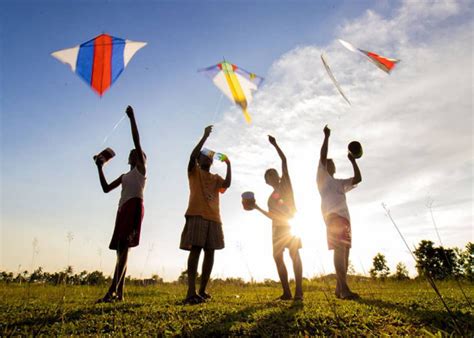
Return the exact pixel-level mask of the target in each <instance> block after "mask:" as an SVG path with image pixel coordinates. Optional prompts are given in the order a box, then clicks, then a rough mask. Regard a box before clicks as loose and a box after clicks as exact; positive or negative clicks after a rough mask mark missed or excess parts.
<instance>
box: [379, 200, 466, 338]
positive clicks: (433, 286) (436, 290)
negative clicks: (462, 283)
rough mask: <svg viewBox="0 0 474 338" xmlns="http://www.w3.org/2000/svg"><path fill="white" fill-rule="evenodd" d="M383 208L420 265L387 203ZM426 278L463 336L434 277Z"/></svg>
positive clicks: (427, 275)
mask: <svg viewBox="0 0 474 338" xmlns="http://www.w3.org/2000/svg"><path fill="white" fill-rule="evenodd" d="M382 208H383V209H384V210H385V214H386V215H387V216H388V218H389V219H390V221H391V222H392V224H393V225H394V226H395V229H397V231H398V234H399V235H400V237H401V238H402V240H403V242H404V243H405V246H406V247H407V249H408V251H409V252H410V254H411V256H412V257H413V259H414V261H415V262H416V263H418V260H417V259H416V257H415V254H414V253H413V252H412V251H411V249H410V247H409V246H408V243H407V241H406V240H405V237H403V235H402V233H401V232H400V229H399V228H398V226H397V224H396V223H395V221H394V220H393V217H392V214H391V213H390V209H388V207H387V205H386V204H385V203H383V202H382ZM423 275H424V277H426V279H427V280H428V284H430V286H431V287H432V288H433V290H434V291H435V293H436V295H437V296H438V298H439V299H440V301H441V303H443V305H444V308H445V309H446V311H447V312H448V314H449V316H450V317H451V319H452V321H453V324H454V328H455V330H456V331H457V332H458V333H460V334H461V336H462V335H463V332H462V330H461V328H460V327H459V326H458V322H457V320H456V317H455V316H454V314H453V312H452V311H451V309H450V308H449V307H448V305H447V304H446V302H445V301H444V298H443V296H442V295H441V292H440V291H439V289H438V286H437V285H436V283H435V281H434V279H433V277H431V275H430V274H429V273H425V274H423Z"/></svg>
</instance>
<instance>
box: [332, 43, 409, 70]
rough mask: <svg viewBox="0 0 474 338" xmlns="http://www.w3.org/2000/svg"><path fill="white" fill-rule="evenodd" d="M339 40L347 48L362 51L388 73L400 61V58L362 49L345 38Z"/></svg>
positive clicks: (352, 50)
mask: <svg viewBox="0 0 474 338" xmlns="http://www.w3.org/2000/svg"><path fill="white" fill-rule="evenodd" d="M339 42H340V43H341V44H342V45H343V46H344V47H346V48H347V49H349V50H350V51H351V52H355V53H357V52H359V53H362V54H364V55H365V56H366V57H367V58H369V60H370V61H371V62H372V63H373V64H374V65H376V66H377V67H379V68H380V69H382V70H383V71H384V72H386V73H387V74H390V72H391V71H392V69H393V67H395V65H396V64H397V63H398V62H400V60H398V59H390V58H388V57H385V56H381V55H378V54H376V53H374V52H368V51H366V50H363V49H360V48H356V47H354V46H353V45H351V44H350V43H349V42H347V41H344V40H341V39H339Z"/></svg>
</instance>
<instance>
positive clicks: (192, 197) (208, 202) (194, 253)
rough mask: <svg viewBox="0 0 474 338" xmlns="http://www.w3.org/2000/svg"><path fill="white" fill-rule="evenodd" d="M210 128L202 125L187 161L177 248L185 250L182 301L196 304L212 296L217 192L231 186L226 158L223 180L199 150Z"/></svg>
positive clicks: (219, 243)
mask: <svg viewBox="0 0 474 338" xmlns="http://www.w3.org/2000/svg"><path fill="white" fill-rule="evenodd" d="M211 132H212V126H208V127H206V129H204V135H203V136H202V138H201V140H200V141H199V143H198V144H197V145H196V147H195V148H194V150H193V151H192V153H191V157H190V159H189V164H188V180H189V190H190V194H189V203H188V209H187V210H186V213H185V217H186V224H185V226H184V229H183V232H182V234H181V242H180V245H179V247H180V249H183V250H188V251H189V257H188V292H187V294H186V298H185V300H184V303H185V304H198V303H202V302H204V301H205V300H207V299H209V298H211V296H210V295H208V294H207V293H206V286H207V283H208V281H209V277H210V275H211V271H212V266H213V264H214V251H215V250H220V249H223V248H224V233H223V231H222V222H221V216H220V211H219V193H223V192H224V191H225V190H226V189H227V188H229V187H230V182H231V167H230V161H229V159H228V158H225V163H226V164H227V173H226V177H225V180H224V179H223V178H222V177H220V176H219V175H216V174H211V173H210V172H209V170H210V168H211V165H212V158H210V157H209V156H207V155H205V154H203V153H201V149H202V146H203V145H204V143H205V142H206V140H207V138H208V137H209V135H210V134H211ZM203 249H204V261H203V264H202V274H201V284H200V287H199V293H196V274H197V267H198V263H199V256H200V254H201V250H203Z"/></svg>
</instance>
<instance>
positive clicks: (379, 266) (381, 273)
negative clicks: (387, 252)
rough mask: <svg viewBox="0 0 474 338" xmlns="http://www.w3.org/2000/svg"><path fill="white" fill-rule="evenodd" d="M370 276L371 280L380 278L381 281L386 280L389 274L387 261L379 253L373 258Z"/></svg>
mask: <svg viewBox="0 0 474 338" xmlns="http://www.w3.org/2000/svg"><path fill="white" fill-rule="evenodd" d="M369 272H370V276H371V277H372V278H377V277H380V278H382V279H384V278H386V277H387V276H388V274H389V273H390V268H389V267H388V265H387V260H386V259H385V256H384V255H382V254H381V253H380V252H379V253H377V254H376V255H375V257H374V258H373V263H372V268H371V269H370V271H369Z"/></svg>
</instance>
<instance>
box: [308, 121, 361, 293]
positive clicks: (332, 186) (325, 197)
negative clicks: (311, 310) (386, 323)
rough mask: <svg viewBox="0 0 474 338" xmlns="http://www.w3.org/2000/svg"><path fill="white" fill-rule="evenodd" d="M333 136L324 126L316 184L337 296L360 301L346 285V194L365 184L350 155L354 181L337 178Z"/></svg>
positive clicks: (348, 227) (348, 225) (348, 237)
mask: <svg viewBox="0 0 474 338" xmlns="http://www.w3.org/2000/svg"><path fill="white" fill-rule="evenodd" d="M330 135H331V130H330V129H329V128H328V126H325V127H324V142H323V145H322V147H321V157H320V160H319V164H318V173H317V179H316V181H317V184H318V190H319V193H320V195H321V211H322V214H323V218H324V222H325V223H326V231H327V241H328V247H329V250H334V267H335V269H336V280H337V282H336V292H335V295H336V297H337V298H341V299H356V298H359V295H358V294H357V293H355V292H352V291H351V290H350V289H349V286H348V285H347V269H348V267H349V252H350V249H351V244H352V234H351V219H350V216H349V209H348V208H347V203H346V192H348V191H350V190H352V189H353V188H355V186H356V184H358V183H360V182H361V181H362V176H361V174H360V170H359V167H358V166H357V163H356V160H355V158H354V156H353V155H352V154H351V153H349V154H348V155H347V157H348V158H349V161H350V162H351V163H352V168H353V169H354V177H351V178H347V179H336V178H334V173H335V172H336V166H335V165H334V161H333V160H332V159H329V158H327V155H328V143H329V136H330Z"/></svg>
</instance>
